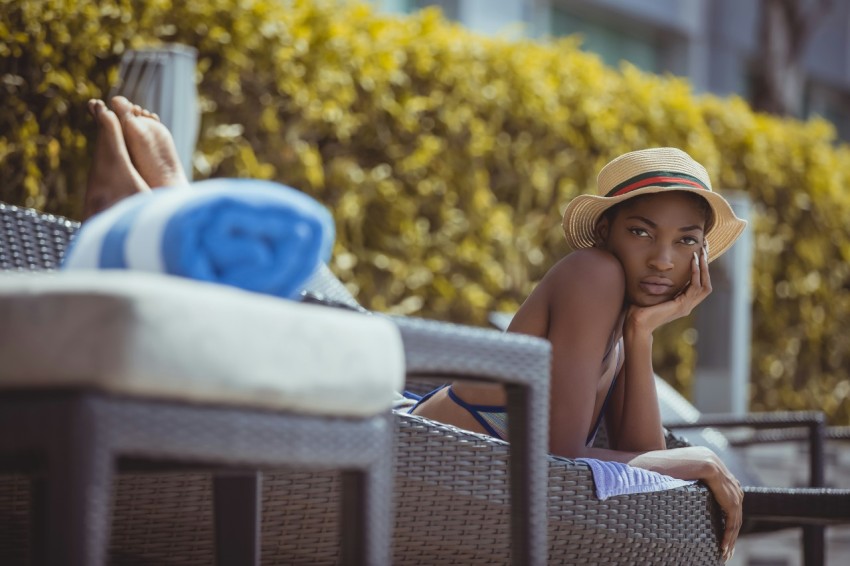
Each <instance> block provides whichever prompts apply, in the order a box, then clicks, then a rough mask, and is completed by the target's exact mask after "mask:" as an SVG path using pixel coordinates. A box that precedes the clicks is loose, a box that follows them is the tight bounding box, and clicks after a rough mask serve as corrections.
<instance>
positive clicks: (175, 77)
mask: <svg viewBox="0 0 850 566" xmlns="http://www.w3.org/2000/svg"><path fill="white" fill-rule="evenodd" d="M197 61H198V51H197V50H196V49H195V48H194V47H190V46H188V45H180V44H169V45H164V46H161V47H154V48H146V49H132V50H127V51H125V52H124V55H123V56H122V57H121V67H120V68H119V71H118V82H117V83H116V84H115V85H114V86H113V88H112V90H111V91H110V93H109V97H110V98H111V97H113V96H115V95H118V94H121V95H124V96H126V97H127V98H129V99H130V100H132V101H133V102H135V103H136V104H139V105H141V106H143V107H144V108H147V109H148V110H150V111H151V112H155V113H157V114H158V115H159V118H160V120H162V123H163V124H165V125H166V126H168V129H169V131H170V132H171V135H172V137H173V138H174V146H175V147H176V148H177V154H178V155H179V156H180V162H181V163H182V164H183V170H184V171H185V173H186V175H188V176H189V179H191V178H192V155H193V154H194V152H195V145H196V144H197V141H198V130H199V128H200V123H201V119H200V118H201V113H200V106H199V103H198V89H197V87H196V86H195V69H196V67H197Z"/></svg>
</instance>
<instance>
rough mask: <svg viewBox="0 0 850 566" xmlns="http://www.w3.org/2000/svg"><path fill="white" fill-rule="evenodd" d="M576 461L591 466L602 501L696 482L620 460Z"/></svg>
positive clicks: (598, 495) (581, 459)
mask: <svg viewBox="0 0 850 566" xmlns="http://www.w3.org/2000/svg"><path fill="white" fill-rule="evenodd" d="M576 461H578V462H584V463H585V464H587V465H588V466H590V471H591V473H592V474H593V484H594V485H595V486H596V497H598V498H599V499H600V500H602V501H604V500H605V499H608V498H609V497H613V496H615V495H627V494H629V493H647V492H650V491H663V490H665V489H675V488H677V487H682V486H685V485H692V484H694V483H696V482H695V481H693V480H678V479H676V478H672V477H670V476H665V475H664V474H659V473H658V472H650V471H649V470H643V469H641V468H635V467H633V466H629V465H628V464H621V463H620V462H606V461H603V460H596V459H594V458H576Z"/></svg>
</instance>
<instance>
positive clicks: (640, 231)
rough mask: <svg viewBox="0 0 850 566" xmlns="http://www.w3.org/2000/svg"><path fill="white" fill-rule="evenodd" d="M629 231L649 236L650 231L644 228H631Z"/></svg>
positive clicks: (637, 234)
mask: <svg viewBox="0 0 850 566" xmlns="http://www.w3.org/2000/svg"><path fill="white" fill-rule="evenodd" d="M629 232H631V233H632V234H634V235H635V236H649V232H647V231H646V230H644V229H643V228H629Z"/></svg>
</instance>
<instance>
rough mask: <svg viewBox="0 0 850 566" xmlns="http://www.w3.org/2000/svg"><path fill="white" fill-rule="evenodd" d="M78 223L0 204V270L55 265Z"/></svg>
mask: <svg viewBox="0 0 850 566" xmlns="http://www.w3.org/2000/svg"><path fill="white" fill-rule="evenodd" d="M79 226H80V225H79V223H78V222H73V221H71V220H68V219H66V218H62V217H59V216H51V215H44V214H39V213H37V212H36V211H34V210H32V209H28V208H19V207H17V206H10V205H7V204H3V203H0V270H30V269H53V268H56V267H58V266H59V262H60V261H61V260H62V256H63V254H64V253H65V248H67V246H68V242H69V241H70V239H71V237H72V236H73V235H74V233H75V232H76V231H77V229H78V228H79Z"/></svg>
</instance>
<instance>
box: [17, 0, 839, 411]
mask: <svg viewBox="0 0 850 566" xmlns="http://www.w3.org/2000/svg"><path fill="white" fill-rule="evenodd" d="M0 16H1V17H0V93H2V102H3V104H0V164H2V168H3V171H4V173H5V175H4V183H3V185H2V188H0V199H2V200H4V201H7V202H12V203H16V204H24V205H28V206H35V207H38V208H41V209H45V210H48V211H50V212H55V213H60V214H65V215H70V216H72V217H77V216H78V215H79V212H80V209H81V201H82V190H83V187H84V183H85V172H86V167H87V163H86V161H87V157H88V154H89V152H90V148H91V143H92V140H93V134H94V131H93V125H92V123H91V120H90V119H89V117H88V116H87V115H86V113H85V111H84V102H85V100H86V99H88V98H89V97H92V96H96V97H101V96H104V94H105V93H106V92H108V87H109V85H110V84H112V83H113V82H114V80H115V78H116V69H117V63H118V61H119V58H120V55H121V53H123V51H124V50H126V49H128V48H134V47H140V46H144V45H151V44H158V43H162V42H179V43H184V44H188V45H192V46H194V47H196V48H197V49H198V51H199V68H198V71H199V73H198V75H199V81H200V82H199V90H200V94H201V97H202V108H203V119H202V131H201V138H200V141H199V144H198V150H197V153H196V157H195V167H196V171H195V176H196V178H203V177H210V176H245V177H261V178H268V179H275V180H278V181H281V182H285V183H287V184H290V185H292V186H295V187H298V188H300V189H302V190H304V191H306V192H308V193H310V194H312V195H314V196H316V197H317V198H319V199H320V200H321V201H322V202H324V203H326V204H327V205H328V206H329V207H330V208H331V209H332V211H333V213H334V215H335V217H336V221H337V227H338V234H339V237H338V242H337V245H336V250H335V254H334V259H333V263H332V268H333V269H334V271H335V272H336V273H337V274H338V275H339V276H340V278H341V279H342V280H343V281H345V282H346V283H347V285H348V286H349V287H350V288H351V290H352V291H353V292H354V293H355V294H356V295H357V296H358V298H359V299H360V300H361V301H362V302H363V303H364V304H366V305H367V306H369V307H371V308H375V309H378V310H394V311H397V312H405V313H413V314H418V315H423V316H430V317H437V318H443V319H451V320H455V321H463V322H467V323H474V324H483V323H484V321H485V318H486V314H487V312H488V311H489V310H493V309H499V310H510V309H515V308H517V306H518V305H519V303H520V302H521V301H522V299H523V298H524V297H525V296H526V295H527V293H528V292H529V290H530V289H531V288H532V286H533V284H534V282H535V281H537V280H539V278H540V277H542V275H543V274H544V273H545V271H546V269H547V268H548V266H550V265H551V264H552V263H553V262H554V261H556V260H557V259H558V258H559V257H561V256H562V255H564V254H565V253H566V252H567V251H568V250H567V249H566V247H565V244H564V242H563V238H562V235H561V231H560V227H559V222H560V216H561V211H562V210H563V208H564V206H565V205H566V203H567V201H568V200H569V199H570V198H571V197H573V196H575V195H576V194H578V193H580V192H584V191H592V190H593V189H594V180H595V175H596V172H597V171H598V170H599V168H600V167H601V166H602V165H603V164H604V163H605V162H607V161H608V160H609V159H611V158H612V157H614V156H616V155H618V154H620V153H622V152H625V151H629V150H632V149H637V148H641V147H646V146H657V145H672V146H678V147H681V148H683V149H685V150H686V151H688V152H689V153H691V154H692V155H693V156H694V157H695V158H697V159H698V160H700V161H702V162H703V163H705V164H706V165H707V167H708V168H709V171H710V173H711V174H712V176H713V179H714V182H715V185H716V186H718V187H721V188H724V189H737V190H744V191H747V192H748V193H749V194H750V196H751V198H752V200H753V202H754V205H755V212H756V218H755V221H754V223H753V230H754V240H755V246H756V249H755V253H754V264H753V291H754V305H753V350H752V351H753V357H752V361H753V384H754V387H753V399H752V407H753V408H754V409H777V408H822V409H824V410H825V411H827V413H828V414H830V415H831V418H832V420H833V421H834V422H836V423H848V422H850V412H848V411H850V409H848V405H850V403H848V401H847V399H848V396H850V384H848V374H850V351H848V340H847V339H846V336H847V335H848V330H850V328H848V327H850V292H848V276H850V273H849V272H850V268H848V260H850V238H848V233H847V229H846V228H845V219H846V218H848V217H850V215H848V213H850V202H848V200H850V196H848V193H847V192H846V191H845V190H844V187H846V186H847V184H848V183H847V181H848V173H850V155H848V149H847V147H845V146H840V145H836V144H835V133H834V131H833V129H832V128H831V127H830V126H828V125H827V124H825V123H823V122H819V121H814V122H810V123H799V122H795V121H782V120H778V119H775V118H770V117H766V116H762V115H757V114H754V113H753V112H752V111H751V110H750V109H749V108H748V107H747V105H746V104H745V103H744V102H742V101H741V100H739V99H735V98H733V99H723V100H720V99H717V98H714V97H698V96H695V95H694V94H693V93H692V92H691V90H690V88H689V86H688V83H687V82H685V81H683V80H679V79H675V78H661V77H657V76H653V75H647V74H644V73H641V72H639V71H638V70H636V69H634V68H631V67H624V68H623V69H620V70H612V69H609V68H606V67H605V66H604V65H603V64H602V63H601V62H600V61H599V60H598V59H597V58H596V57H594V56H592V55H588V54H585V53H582V52H580V51H579V50H578V49H577V46H576V44H575V42H574V41H573V40H570V39H566V40H561V41H557V42H553V43H547V44H540V43H535V42H531V41H522V42H516V43H511V42H507V41H503V40H496V39H489V38H484V37H479V36H476V35H473V34H472V33H470V32H468V31H466V30H464V29H462V28H460V27H458V26H455V25H453V24H451V23H448V22H446V21H445V20H444V19H443V18H442V17H441V16H440V14H439V13H438V12H437V11H434V10H426V11H423V12H420V13H417V14H414V15H412V16H409V17H392V16H380V15H376V14H375V13H373V12H372V10H371V8H369V7H367V6H363V5H357V4H344V3H340V2H335V1H330V0H325V1H323V0H314V1H306V0H290V1H285V0H276V1H271V0H254V1H251V0H207V1H205V2H170V1H168V0H134V1H130V0H104V1H102V2H97V3H89V4H85V3H77V2H60V1H56V0H54V1H51V0H32V1H28V2H20V1H16V0H14V1H12V0H0ZM688 326H689V322H688V321H681V322H680V323H678V324H675V325H673V326H672V327H670V328H668V329H665V330H664V331H663V332H662V333H661V335H660V336H659V339H658V340H657V341H656V344H657V352H656V358H657V360H656V361H657V365H658V369H659V371H660V373H662V374H663V375H665V376H666V377H668V379H670V380H671V381H672V382H674V383H675V384H676V385H677V386H678V387H679V388H680V389H684V390H686V391H687V389H688V388H689V386H690V376H691V373H692V368H693V364H694V353H693V348H692V345H691V342H692V340H687V339H684V338H682V337H681V336H682V335H684V336H686V337H687V336H692V333H690V334H689V333H686V332H684V330H685V329H687V328H688Z"/></svg>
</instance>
